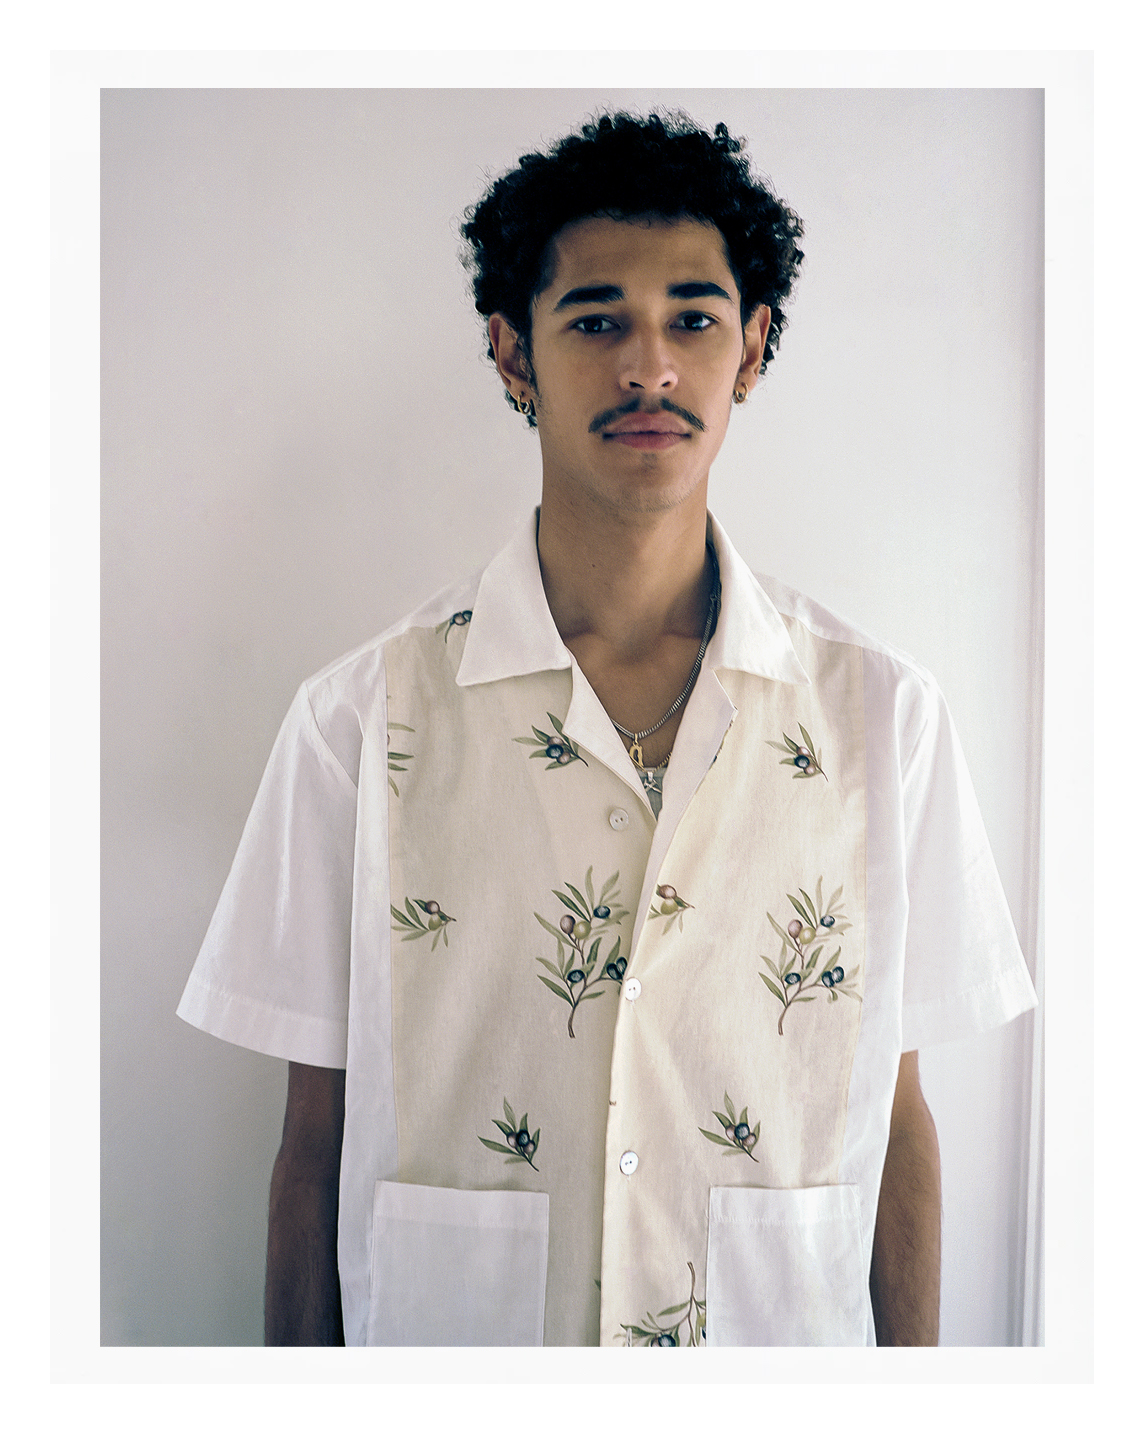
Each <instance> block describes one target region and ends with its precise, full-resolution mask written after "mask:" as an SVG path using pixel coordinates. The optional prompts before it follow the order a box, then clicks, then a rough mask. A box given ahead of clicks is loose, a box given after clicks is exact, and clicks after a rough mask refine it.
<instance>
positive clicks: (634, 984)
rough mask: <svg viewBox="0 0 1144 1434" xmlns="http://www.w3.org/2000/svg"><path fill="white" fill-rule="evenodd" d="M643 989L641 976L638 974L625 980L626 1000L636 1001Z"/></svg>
mask: <svg viewBox="0 0 1144 1434" xmlns="http://www.w3.org/2000/svg"><path fill="white" fill-rule="evenodd" d="M642 990H643V987H642V986H641V985H640V978H639V977H638V976H632V977H631V978H630V979H629V980H627V981H625V982H624V999H625V1000H626V1001H634V1000H636V999H637V997H638V996H639V993H640V992H641V991H642Z"/></svg>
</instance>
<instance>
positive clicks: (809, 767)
mask: <svg viewBox="0 0 1144 1434" xmlns="http://www.w3.org/2000/svg"><path fill="white" fill-rule="evenodd" d="M798 730H799V731H800V732H801V733H802V742H803V745H801V746H800V745H799V743H798V742H796V741H795V740H794V738H793V737H788V736H787V734H786V733H785V732H784V733H783V739H782V741H781V742H770V741H768V742H767V746H768V747H773V748H774V749H775V751H776V752H784V753H785V754H786V755H785V756H784V757H783V759H782V761H781V762H780V763H779V766H780V767H794V769H795V770H794V772H792V773H791V775H792V776H793V777H794V778H795V779H796V780H797V779H798V778H799V777H821V778H822V779H823V781H826V782H828V781H829V780H830V778H829V777H828V776H827V775H826V773H825V772H824V771H823V770H822V765H821V763H820V762H819V760H818V753H817V752H816V751H815V750H814V743H813V742H812V741H811V740H810V733H809V732H808V731H807V730H806V728H805V727H804V726H803V725H802V723H801V722H800V723H799V724H798Z"/></svg>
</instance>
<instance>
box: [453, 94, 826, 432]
mask: <svg viewBox="0 0 1144 1434" xmlns="http://www.w3.org/2000/svg"><path fill="white" fill-rule="evenodd" d="M743 147H744V141H742V140H737V139H732V137H731V136H730V134H729V133H728V132H727V126H726V125H725V124H717V125H716V126H715V133H714V134H713V135H711V134H708V133H707V132H706V130H703V129H700V128H699V126H698V125H696V124H695V123H694V121H692V120H691V119H690V118H688V117H687V116H686V115H682V114H678V115H660V114H651V115H649V116H648V117H647V118H646V119H641V118H638V117H636V116H633V115H630V114H627V113H625V112H623V111H619V112H617V113H614V114H604V115H602V116H600V117H599V118H598V119H596V120H594V121H592V122H589V123H588V124H585V125H584V126H583V127H582V128H581V130H580V131H579V133H577V134H571V135H569V136H567V137H566V138H565V139H562V140H560V141H559V142H558V143H556V144H554V145H552V146H551V147H550V148H549V149H548V151H547V152H546V153H544V154H526V155H523V156H522V158H521V159H520V161H519V163H518V164H517V166H516V168H515V169H513V170H510V171H509V173H507V174H505V175H502V176H501V178H500V179H498V180H497V181H496V182H495V183H494V184H493V185H492V187H491V188H490V189H489V190H488V192H487V193H486V194H485V196H484V198H483V199H481V200H480V202H479V203H477V204H475V205H473V206H471V207H470V208H469V209H467V210H466V211H465V221H466V222H465V223H464V224H463V225H462V226H461V234H462V236H463V237H464V239H465V242H466V244H467V246H468V251H467V254H466V257H465V263H466V267H467V268H468V269H469V272H470V274H471V276H472V290H473V301H474V303H475V305H476V308H477V312H478V313H479V314H480V315H481V316H482V317H483V318H485V319H487V318H488V317H489V315H490V314H495V313H501V314H504V316H505V318H506V319H507V320H508V321H509V323H510V324H511V325H512V327H513V329H514V330H515V332H516V334H517V336H518V339H519V341H520V346H521V349H522V352H523V355H524V358H525V360H526V362H530V361H531V350H530V338H531V332H532V317H531V306H532V300H533V299H534V297H535V296H536V295H537V294H538V293H540V292H541V291H542V290H543V289H544V288H545V287H546V285H547V284H548V283H549V281H550V278H551V265H552V247H551V243H552V239H553V238H554V237H555V235H556V234H558V233H559V231H560V230H561V229H563V228H564V226H565V225H567V224H571V223H573V222H574V221H575V220H577V219H585V218H588V217H589V216H602V217H605V218H611V219H634V218H637V217H639V218H642V217H648V218H659V219H679V218H684V217H686V218H690V219H700V220H705V221H707V222H708V223H711V224H714V225H715V227H716V228H717V229H718V230H719V231H720V232H721V234H722V235H723V240H724V243H725V244H726V248H727V260H728V263H729V266H730V269H731V272H732V274H733V275H734V276H735V282H736V284H737V285H738V288H739V294H740V300H741V304H740V308H741V315H742V319H743V322H744V323H745V322H746V321H747V319H748V318H749V317H750V316H751V314H752V313H754V311H755V309H756V308H757V307H758V306H759V305H760V304H766V305H767V306H768V307H769V309H770V311H771V324H770V329H769V331H768V333H767V341H766V346H765V348H764V351H763V361H762V370H763V371H765V370H766V366H767V364H768V363H769V362H770V360H771V359H772V358H773V357H774V353H775V349H776V348H777V347H778V343H779V339H780V337H781V335H782V332H783V329H784V328H785V327H786V313H785V312H784V310H783V301H784V300H785V299H787V298H788V297H789V295H790V292H791V289H792V287H793V285H794V281H795V278H796V277H797V275H798V269H799V265H800V263H801V262H802V258H803V254H802V250H801V249H800V248H799V247H798V243H797V241H798V240H799V239H801V238H802V234H803V227H802V220H801V219H800V218H799V217H798V215H797V214H795V213H794V211H793V210H792V209H789V208H788V207H787V206H786V205H785V204H783V202H782V201H781V200H780V199H779V198H777V197H776V195H775V194H773V193H772V191H771V190H770V189H769V188H768V186H767V185H766V184H765V183H764V182H763V181H762V180H761V179H758V178H757V177H755V176H754V175H752V173H751V170H750V166H749V164H748V162H747V159H746V156H745V155H744V154H743V153H742V150H743ZM488 352H489V357H490V358H491V357H492V356H493V355H492V346H491V345H490V346H489V351H488ZM505 397H506V398H507V399H508V401H509V402H510V403H512V397H511V395H509V394H508V393H506V394H505ZM529 423H530V424H531V425H532V426H535V421H534V420H533V419H532V418H530V419H529Z"/></svg>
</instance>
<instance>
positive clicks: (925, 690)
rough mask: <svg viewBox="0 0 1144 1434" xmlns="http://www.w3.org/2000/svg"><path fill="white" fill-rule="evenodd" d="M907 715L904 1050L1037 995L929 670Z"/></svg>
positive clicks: (970, 1030) (1000, 1019)
mask: <svg viewBox="0 0 1144 1434" xmlns="http://www.w3.org/2000/svg"><path fill="white" fill-rule="evenodd" d="M912 715H913V720H912V721H911V722H909V724H908V726H909V734H908V735H907V736H906V737H905V738H904V739H903V750H904V751H905V752H906V753H907V755H906V757H905V760H904V763H903V771H902V804H903V821H904V831H903V836H904V841H905V858H906V886H907V894H908V901H909V915H908V921H907V927H906V953H905V955H906V959H905V981H904V989H903V1009H902V1049H903V1050H916V1049H919V1048H920V1047H922V1046H927V1045H936V1044H938V1043H940V1042H942V1041H951V1040H958V1039H961V1038H962V1037H965V1036H970V1035H976V1034H978V1033H979V1032H982V1031H987V1030H990V1029H992V1028H993V1027H994V1026H1000V1025H1003V1024H1004V1023H1005V1022H1006V1021H1010V1020H1012V1019H1013V1017H1014V1016H1018V1015H1020V1014H1021V1012H1022V1011H1027V1010H1029V1009H1030V1008H1031V1007H1032V1006H1035V1005H1036V1003H1037V998H1036V995H1035V993H1034V991H1033V985H1032V982H1031V981H1030V979H1029V972H1028V969H1027V967H1026V965H1025V958H1024V956H1023V955H1022V953H1021V948H1020V945H1019V943H1018V940H1017V933H1016V930H1015V929H1014V926H1013V920H1012V917H1011V916H1010V914H1009V906H1008V903H1007V902H1006V899H1005V893H1004V891H1003V889H1002V886H1001V878H1000V876H999V874H998V871H997V866H996V863H995V862H994V860H993V853H992V852H991V851H990V849H989V841H988V838H987V836H986V834H985V825H984V823H983V821H982V819H981V811H980V808H979V807H978V805H977V798H976V796H975V795H974V791H973V786H972V783H971V782H970V778H969V770H968V768H967V766H966V762H965V757H964V754H963V753H962V750H961V743H960V742H959V741H958V738H957V733H956V731H955V730H954V727H953V721H952V719H951V717H950V714H949V709H948V707H947V706H946V702H945V698H944V697H943V696H942V694H941V692H940V691H939V690H938V688H937V686H936V684H934V682H933V680H932V678H931V679H929V680H928V681H926V682H924V683H923V685H922V693H921V696H920V700H919V703H918V706H917V707H916V708H915V711H914V713H913V714H912Z"/></svg>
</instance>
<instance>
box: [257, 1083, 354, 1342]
mask: <svg viewBox="0 0 1144 1434" xmlns="http://www.w3.org/2000/svg"><path fill="white" fill-rule="evenodd" d="M345 1104H346V1073H345V1071H339V1070H327V1069H325V1068H324V1067H321V1066H304V1065H298V1064H297V1063H296V1062H294V1061H291V1062H290V1079H289V1085H288V1088H287V1094H286V1119H285V1121H284V1123H283V1126H282V1146H281V1148H280V1149H279V1151H278V1158H277V1159H276V1160H275V1162H274V1173H273V1175H272V1176H271V1177H270V1228H269V1235H268V1239H267V1247H266V1306H265V1314H266V1343H267V1344H268V1345H270V1344H307V1345H313V1344H344V1343H345V1335H344V1333H343V1330H342V1297H341V1286H340V1285H339V1283H338V1171H339V1166H340V1164H341V1154H342V1126H343V1124H344V1121H345Z"/></svg>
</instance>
